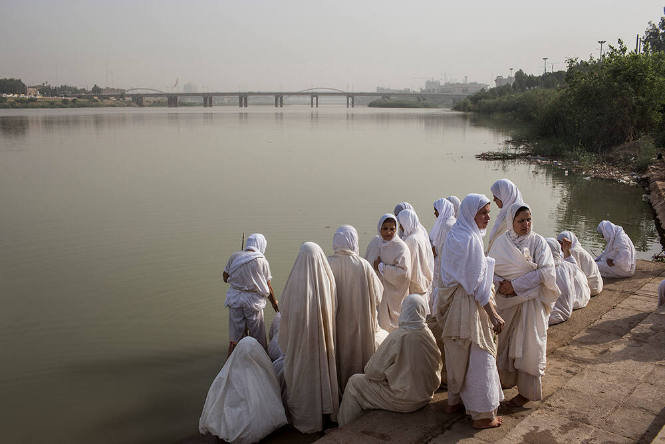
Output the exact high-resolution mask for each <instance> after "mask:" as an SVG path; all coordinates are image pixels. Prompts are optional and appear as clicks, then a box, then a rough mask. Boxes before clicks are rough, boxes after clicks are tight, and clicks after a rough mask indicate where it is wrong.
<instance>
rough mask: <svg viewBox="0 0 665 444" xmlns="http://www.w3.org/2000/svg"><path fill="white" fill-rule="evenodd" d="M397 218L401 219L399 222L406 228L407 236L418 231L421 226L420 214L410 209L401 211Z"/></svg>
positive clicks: (405, 233)
mask: <svg viewBox="0 0 665 444" xmlns="http://www.w3.org/2000/svg"><path fill="white" fill-rule="evenodd" d="M397 220H398V221H399V224H400V225H401V226H402V228H404V236H405V237H406V236H409V235H411V234H413V233H415V232H417V230H418V228H419V226H420V221H419V220H418V215H417V214H416V212H415V211H413V210H410V209H406V210H402V211H400V213H399V214H398V215H397Z"/></svg>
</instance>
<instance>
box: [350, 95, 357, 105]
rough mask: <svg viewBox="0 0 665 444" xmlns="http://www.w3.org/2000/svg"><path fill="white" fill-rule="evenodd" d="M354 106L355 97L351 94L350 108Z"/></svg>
mask: <svg viewBox="0 0 665 444" xmlns="http://www.w3.org/2000/svg"><path fill="white" fill-rule="evenodd" d="M355 106H356V98H355V96H351V108H353V107H355Z"/></svg>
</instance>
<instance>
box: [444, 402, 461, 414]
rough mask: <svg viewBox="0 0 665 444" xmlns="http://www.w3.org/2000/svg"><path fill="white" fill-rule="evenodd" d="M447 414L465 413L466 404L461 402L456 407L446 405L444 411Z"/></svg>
mask: <svg viewBox="0 0 665 444" xmlns="http://www.w3.org/2000/svg"><path fill="white" fill-rule="evenodd" d="M443 411H444V412H446V413H457V412H461V411H464V404H462V403H461V402H460V403H458V404H455V405H450V404H446V407H445V408H444V409H443Z"/></svg>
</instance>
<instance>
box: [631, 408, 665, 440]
mask: <svg viewBox="0 0 665 444" xmlns="http://www.w3.org/2000/svg"><path fill="white" fill-rule="evenodd" d="M663 426H665V409H662V410H661V411H660V413H658V415H656V417H655V418H654V419H653V421H651V424H649V427H647V431H646V432H644V434H643V435H642V436H640V439H639V440H638V441H637V442H638V443H639V444H647V443H650V442H651V441H653V440H654V438H655V437H656V435H658V432H660V429H662V428H663Z"/></svg>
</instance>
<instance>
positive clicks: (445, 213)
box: [429, 199, 455, 254]
mask: <svg viewBox="0 0 665 444" xmlns="http://www.w3.org/2000/svg"><path fill="white" fill-rule="evenodd" d="M437 203H438V204H439V207H438V208H437ZM434 208H436V210H437V211H438V212H439V217H437V218H436V221H434V226H433V227H432V231H430V232H429V240H430V242H432V245H434V246H435V247H437V248H439V247H440V245H441V244H442V243H443V242H442V241H443V239H441V238H442V237H443V236H444V235H446V234H448V231H447V230H444V227H445V226H446V224H449V225H452V224H454V223H455V216H454V214H455V207H454V206H453V204H452V202H450V201H449V200H446V199H439V200H437V201H436V202H434ZM436 253H437V254H441V252H440V251H438V250H437V252H436Z"/></svg>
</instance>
